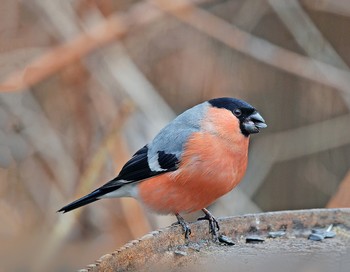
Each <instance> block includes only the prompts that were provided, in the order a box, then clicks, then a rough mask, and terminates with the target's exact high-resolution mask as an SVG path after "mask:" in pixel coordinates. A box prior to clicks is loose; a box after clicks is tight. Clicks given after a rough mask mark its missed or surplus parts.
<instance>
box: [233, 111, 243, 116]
mask: <svg viewBox="0 0 350 272" xmlns="http://www.w3.org/2000/svg"><path fill="white" fill-rule="evenodd" d="M233 114H234V115H236V116H237V117H239V116H241V115H242V111H241V110H240V109H235V110H234V111H233Z"/></svg>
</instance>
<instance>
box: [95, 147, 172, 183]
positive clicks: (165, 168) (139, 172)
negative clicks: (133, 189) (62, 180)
mask: <svg viewBox="0 0 350 272" xmlns="http://www.w3.org/2000/svg"><path fill="white" fill-rule="evenodd" d="M147 154H148V147H147V145H145V146H144V147H142V148H141V149H140V150H138V151H137V152H136V153H135V154H134V155H133V156H132V158H131V159H130V160H129V161H128V162H127V163H126V164H125V165H124V166H123V168H122V170H121V171H120V173H119V175H118V176H117V177H116V178H114V179H113V180H111V181H110V182H108V183H106V184H105V185H103V186H102V187H101V189H102V188H110V187H114V190H115V189H117V188H116V187H121V186H123V185H125V184H127V183H132V182H137V181H140V180H143V179H147V178H151V177H154V176H157V175H159V174H163V173H165V172H171V171H175V170H176V169H178V164H179V159H178V158H177V157H176V155H174V154H167V153H165V152H164V151H158V163H159V165H160V167H161V168H162V171H153V170H151V169H150V167H149V164H148V157H147Z"/></svg>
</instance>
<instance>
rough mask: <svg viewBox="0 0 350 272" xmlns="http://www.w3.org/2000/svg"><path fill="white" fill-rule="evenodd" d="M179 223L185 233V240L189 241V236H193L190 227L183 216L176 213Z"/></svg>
mask: <svg viewBox="0 0 350 272" xmlns="http://www.w3.org/2000/svg"><path fill="white" fill-rule="evenodd" d="M175 216H176V218H177V221H178V223H179V224H180V225H181V227H182V229H183V230H184V232H185V238H186V239H188V236H189V235H191V228H190V225H189V224H188V223H187V222H186V221H185V219H183V218H182V216H181V215H180V214H178V213H175Z"/></svg>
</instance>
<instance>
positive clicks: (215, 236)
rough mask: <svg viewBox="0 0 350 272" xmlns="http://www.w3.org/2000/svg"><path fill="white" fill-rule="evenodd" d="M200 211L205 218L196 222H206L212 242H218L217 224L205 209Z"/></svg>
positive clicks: (218, 228)
mask: <svg viewBox="0 0 350 272" xmlns="http://www.w3.org/2000/svg"><path fill="white" fill-rule="evenodd" d="M202 211H203V212H204V213H205V216H203V217H200V218H198V219H197V220H208V222H209V233H211V234H212V235H213V239H214V241H218V237H219V235H218V232H219V230H220V226H219V222H218V221H217V220H216V218H215V217H214V216H213V215H212V214H211V213H210V212H209V211H208V210H207V209H202Z"/></svg>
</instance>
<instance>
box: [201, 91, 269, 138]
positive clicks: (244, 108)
mask: <svg viewBox="0 0 350 272" xmlns="http://www.w3.org/2000/svg"><path fill="white" fill-rule="evenodd" d="M208 102H209V103H210V104H211V105H212V106H213V107H216V108H224V109H227V110H229V111H231V112H232V114H233V115H234V116H236V117H237V118H238V120H239V123H240V128H241V132H242V134H243V135H245V136H249V134H252V133H258V132H259V131H260V128H266V127H267V125H266V123H265V120H264V119H263V118H262V116H261V115H260V114H259V113H258V112H257V110H256V109H255V108H254V107H253V106H251V105H249V104H248V103H247V102H245V101H243V100H240V99H236V98H230V97H222V98H214V99H211V100H209V101H208Z"/></svg>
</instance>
